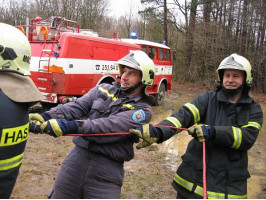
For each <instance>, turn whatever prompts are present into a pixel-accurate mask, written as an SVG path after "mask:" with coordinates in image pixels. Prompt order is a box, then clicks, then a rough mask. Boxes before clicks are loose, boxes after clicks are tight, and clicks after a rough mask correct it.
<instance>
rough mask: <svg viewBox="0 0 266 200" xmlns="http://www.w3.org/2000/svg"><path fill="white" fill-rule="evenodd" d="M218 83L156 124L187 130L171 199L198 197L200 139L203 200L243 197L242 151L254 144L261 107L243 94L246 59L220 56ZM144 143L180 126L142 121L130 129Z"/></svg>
mask: <svg viewBox="0 0 266 200" xmlns="http://www.w3.org/2000/svg"><path fill="white" fill-rule="evenodd" d="M217 75H218V80H219V81H220V86H219V87H218V88H217V90H216V91H209V92H205V93H203V94H201V95H199V96H198V97H196V98H194V99H193V100H192V103H186V104H185V105H183V106H182V107H181V109H180V110H179V111H178V112H176V113H174V114H173V115H172V116H169V117H167V118H166V119H165V120H163V121H162V122H160V123H159V125H167V126H172V127H175V128H181V127H183V128H189V127H190V128H189V129H188V133H189V134H190V135H192V136H193V137H194V139H192V140H191V141H190V142H189V144H188V147H187V150H186V153H185V154H184V155H183V156H182V161H183V162H182V163H181V165H180V166H179V167H178V169H177V171H176V174H175V176H174V180H173V182H172V186H173V187H174V189H175V190H176V191H177V192H178V194H177V198H188V199H196V198H202V197H203V179H202V170H203V165H202V163H203V162H202V159H203V158H202V151H203V149H202V148H203V147H202V144H201V142H204V141H205V144H206V165H207V167H206V168H207V175H206V177H207V196H208V198H212V199H213V198H215V199H221V198H223V199H224V198H238V199H239V198H241V199H243V198H245V199H246V198H247V179H248V178H249V177H250V174H249V171H248V154H247V151H248V150H249V149H250V148H251V147H252V146H253V144H254V143H255V141H256V139H257V137H258V134H259V131H260V129H261V127H262V122H263V113H262V110H261V107H260V105H259V104H258V103H256V102H255V101H254V100H253V99H252V98H251V97H250V95H249V91H250V87H251V83H252V74H251V65H250V63H249V61H248V60H247V59H246V58H244V57H243V56H240V55H238V54H232V55H230V56H228V57H226V58H225V59H224V60H223V61H222V62H221V64H220V65H219V67H218V69H217ZM130 132H131V133H134V134H136V135H137V136H138V137H139V138H142V139H143V140H144V141H143V142H142V143H140V144H138V145H137V148H143V147H146V146H149V145H151V144H152V143H154V142H157V143H161V142H163V141H165V140H167V139H169V138H171V137H172V136H173V135H175V134H177V133H179V132H180V130H178V131H177V130H176V129H171V128H165V127H159V126H157V127H154V126H153V125H151V124H145V125H143V126H141V127H139V128H137V129H131V130H130Z"/></svg>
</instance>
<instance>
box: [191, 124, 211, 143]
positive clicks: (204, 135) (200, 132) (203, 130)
mask: <svg viewBox="0 0 266 200" xmlns="http://www.w3.org/2000/svg"><path fill="white" fill-rule="evenodd" d="M188 133H189V134H190V135H192V136H193V137H194V138H196V139H197V140H198V141H200V142H204V141H205V140H210V139H214V138H215V136H216V130H215V128H214V127H213V126H206V125H194V126H192V127H190V128H189V129H188Z"/></svg>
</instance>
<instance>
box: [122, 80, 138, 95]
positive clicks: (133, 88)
mask: <svg viewBox="0 0 266 200" xmlns="http://www.w3.org/2000/svg"><path fill="white" fill-rule="evenodd" d="M141 84H142V82H141V81H140V82H138V83H136V84H135V85H134V86H132V87H121V88H120V89H121V91H122V92H124V93H126V94H130V93H131V92H133V91H134V90H135V89H137V88H138V87H139V86H141Z"/></svg>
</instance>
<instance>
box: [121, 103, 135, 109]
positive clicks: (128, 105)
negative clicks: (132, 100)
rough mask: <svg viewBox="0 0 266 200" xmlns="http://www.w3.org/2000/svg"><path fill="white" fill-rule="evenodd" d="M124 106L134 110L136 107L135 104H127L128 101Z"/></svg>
mask: <svg viewBox="0 0 266 200" xmlns="http://www.w3.org/2000/svg"><path fill="white" fill-rule="evenodd" d="M123 106H124V107H128V109H130V110H134V109H135V107H134V106H132V105H130V104H127V103H124V104H123Z"/></svg>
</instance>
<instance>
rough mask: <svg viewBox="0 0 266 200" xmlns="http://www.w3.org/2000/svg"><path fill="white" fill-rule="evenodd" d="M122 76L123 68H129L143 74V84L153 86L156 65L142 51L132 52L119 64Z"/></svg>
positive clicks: (119, 61)
mask: <svg viewBox="0 0 266 200" xmlns="http://www.w3.org/2000/svg"><path fill="white" fill-rule="evenodd" d="M117 64H118V66H119V73H120V76H122V73H123V66H128V67H131V68H134V69H137V70H140V71H141V72H142V80H141V81H142V84H144V85H146V86H151V85H152V84H153V80H154V76H155V65H154V62H153V61H152V60H151V59H150V58H149V56H148V55H147V54H146V53H145V52H143V51H141V50H134V51H133V50H132V51H130V53H129V54H127V55H126V56H125V57H123V58H121V59H120V60H118V62H117Z"/></svg>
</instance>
